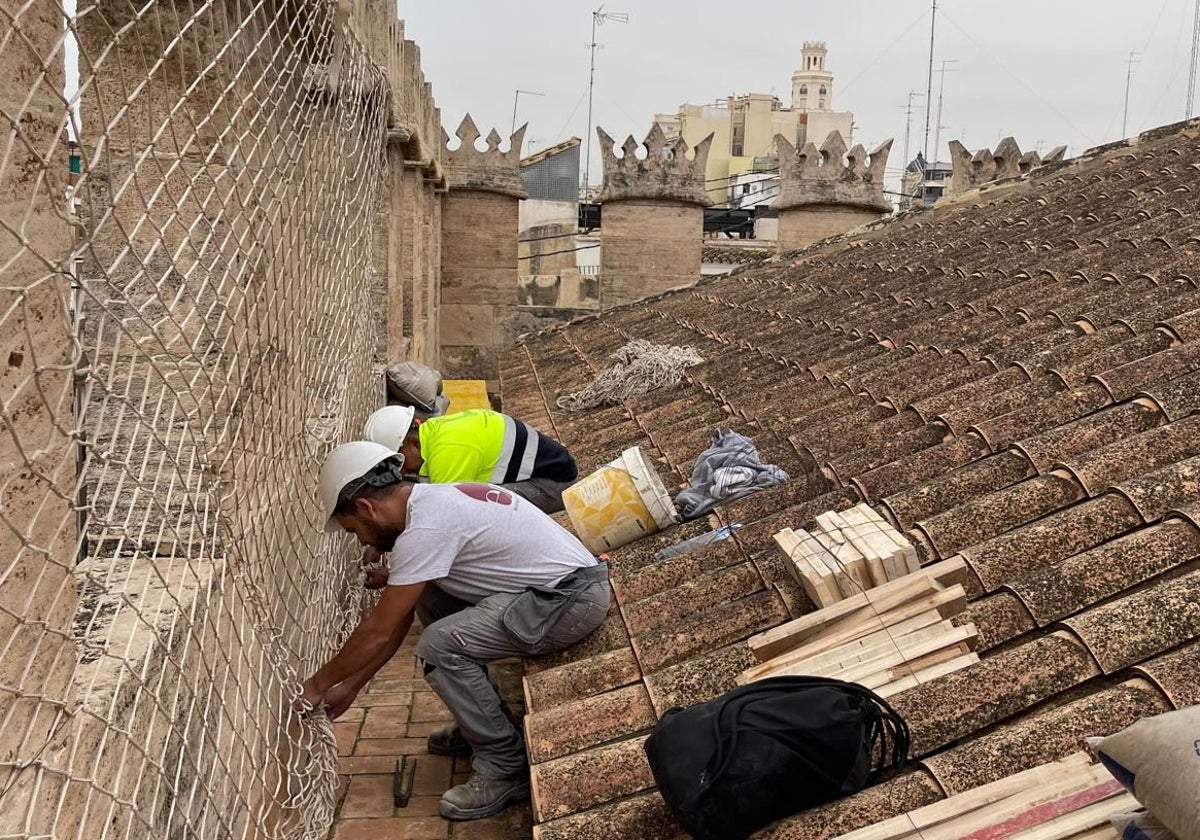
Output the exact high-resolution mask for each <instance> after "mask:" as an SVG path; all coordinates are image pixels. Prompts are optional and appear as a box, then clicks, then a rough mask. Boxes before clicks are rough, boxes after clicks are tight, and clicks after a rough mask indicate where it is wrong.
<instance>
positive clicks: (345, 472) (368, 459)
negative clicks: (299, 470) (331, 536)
mask: <svg viewBox="0 0 1200 840" xmlns="http://www.w3.org/2000/svg"><path fill="white" fill-rule="evenodd" d="M395 457H396V453H395V451H394V450H391V449H388V448H387V447H386V446H382V445H381V444H378V443H375V442H374V441H369V440H356V441H354V442H352V443H343V444H342V445H341V446H339V447H338V448H337V449H335V450H333V451H332V452H330V453H329V455H328V456H327V457H326V458H325V463H324V464H322V465H321V477H320V479H318V481H317V492H318V494H319V495H320V497H321V512H322V513H324V514H325V530H326V531H337V530H338V524H337V522H335V521H334V519H333V512H334V510H336V509H337V504H338V497H339V496H340V495H341V493H342V490H344V489H345V487H346V485H347V484H349V483H350V482H351V481H354V480H355V479H356V478H362V477H363V476H364V475H366V474H367V473H369V472H370V471H371V470H372V469H374V468H375V467H377V466H379V464H381V463H382V462H384V461H386V460H387V459H388V458H395Z"/></svg>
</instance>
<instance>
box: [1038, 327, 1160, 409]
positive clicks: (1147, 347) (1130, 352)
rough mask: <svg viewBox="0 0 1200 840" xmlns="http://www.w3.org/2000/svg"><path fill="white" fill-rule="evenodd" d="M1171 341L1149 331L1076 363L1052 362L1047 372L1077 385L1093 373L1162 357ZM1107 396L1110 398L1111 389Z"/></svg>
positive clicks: (1100, 350)
mask: <svg viewBox="0 0 1200 840" xmlns="http://www.w3.org/2000/svg"><path fill="white" fill-rule="evenodd" d="M1173 341H1174V339H1173V337H1172V336H1171V334H1170V333H1168V332H1167V331H1166V330H1163V329H1156V330H1150V331H1149V332H1144V333H1142V334H1141V335H1135V336H1132V337H1130V338H1127V339H1125V340H1124V341H1121V342H1118V343H1116V344H1111V345H1108V346H1106V347H1103V348H1101V349H1099V350H1097V351H1096V352H1095V353H1092V354H1090V355H1087V356H1083V357H1082V358H1079V359H1072V360H1070V361H1059V360H1054V362H1053V364H1052V365H1051V367H1050V368H1049V369H1050V371H1051V372H1052V373H1054V375H1056V376H1058V377H1059V378H1060V379H1062V380H1063V382H1065V383H1067V385H1078V384H1080V383H1081V382H1083V381H1084V380H1086V379H1087V378H1088V377H1089V376H1091V375H1092V374H1095V373H1096V372H1097V371H1100V372H1104V371H1107V370H1111V369H1113V368H1114V367H1120V366H1122V365H1126V364H1129V363H1131V362H1135V361H1138V360H1139V359H1145V358H1147V357H1150V356H1153V355H1154V354H1156V353H1162V352H1164V351H1166V350H1168V349H1170V347H1171V346H1172V343H1173ZM1109 393H1110V394H1112V391H1111V389H1110V391H1109ZM1113 399H1124V397H1119V396H1117V395H1113Z"/></svg>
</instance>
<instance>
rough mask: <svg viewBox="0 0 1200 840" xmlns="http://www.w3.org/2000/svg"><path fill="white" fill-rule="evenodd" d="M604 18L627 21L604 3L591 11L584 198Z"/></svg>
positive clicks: (627, 14)
mask: <svg viewBox="0 0 1200 840" xmlns="http://www.w3.org/2000/svg"><path fill="white" fill-rule="evenodd" d="M606 20H611V21H613V22H615V23H629V13H628V12H606V11H604V4H601V5H600V6H599V8H597V9H596V10H595V11H593V12H592V40H591V41H590V42H589V43H588V45H587V46H588V49H590V50H591V52H592V58H591V66H590V68H589V69H588V126H587V157H586V158H585V159H584V161H583V193H584V198H586V197H587V189H588V172H589V170H590V169H591V164H592V89H593V88H594V87H595V85H596V47H598V46H599V44H597V43H596V27H597V26H603V25H604V22H605V21H606Z"/></svg>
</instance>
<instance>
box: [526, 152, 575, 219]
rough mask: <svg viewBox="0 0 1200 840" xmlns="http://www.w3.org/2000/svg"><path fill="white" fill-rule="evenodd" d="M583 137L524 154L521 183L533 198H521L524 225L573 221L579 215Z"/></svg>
mask: <svg viewBox="0 0 1200 840" xmlns="http://www.w3.org/2000/svg"><path fill="white" fill-rule="evenodd" d="M579 143H580V141H579V138H578V137H572V138H571V139H570V140H564V141H563V142H561V143H558V144H555V145H553V146H550V147H549V148H546V149H542V150H541V151H540V152H537V153H536V154H532V155H529V156H527V157H523V158H521V183H522V185H524V187H525V192H526V193H528V194H529V198H527V199H525V200H524V201H522V202H521V218H520V228H521V230H524V229H525V228H527V227H530V226H532V225H539V224H547V223H558V222H570V223H571V224H572V225H573V224H575V220H576V219H577V218H578V216H579Z"/></svg>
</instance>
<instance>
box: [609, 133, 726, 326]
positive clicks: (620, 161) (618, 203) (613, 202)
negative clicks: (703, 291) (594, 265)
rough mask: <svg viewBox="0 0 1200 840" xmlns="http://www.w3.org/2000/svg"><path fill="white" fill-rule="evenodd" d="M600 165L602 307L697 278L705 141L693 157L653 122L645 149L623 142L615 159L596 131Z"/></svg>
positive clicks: (630, 141)
mask: <svg viewBox="0 0 1200 840" xmlns="http://www.w3.org/2000/svg"><path fill="white" fill-rule="evenodd" d="M597 134H598V136H599V138H600V150H601V156H602V160H603V162H604V187H603V189H602V190H601V192H600V203H601V204H602V205H603V207H604V209H603V214H604V215H603V220H604V221H603V225H602V227H601V241H602V243H603V244H602V247H601V249H600V304H601V306H602V307H610V306H620V305H621V304H624V303H629V302H632V301H635V300H639V299H641V298H644V297H649V296H651V295H655V294H658V293H659V292H663V291H666V290H667V289H673V288H676V287H679V286H686V285H690V284H693V283H696V282H697V281H698V280H699V279H700V251H701V245H702V243H701V237H702V235H703V231H704V212H703V208H704V207H707V206H709V205H710V204H711V203H712V201H711V199H709V197H708V193H707V191H706V190H705V181H704V171H705V162H706V160H707V156H708V147H709V144H710V143H711V140H712V137H711V135H710V136H709V137H707V138H705V139H704V140H702V141H701V142H700V143H699V144H697V146H696V149H695V153H694V154H693V156H692V157H690V158H689V157H688V156H687V152H688V146H687V143H685V142H684V140H683V139H682V138H677V139H676V140H674V141H671V142H667V140H666V138H665V137H664V136H663V132H662V129H661V128H660V126H659V125H658V123H655V124H654V126H653V127H652V128H651V129H650V133H649V134H648V135H647V136H646V139H645V141H644V143H643V145H644V146H645V149H646V156H645V157H644V158H639V157H638V155H637V147H638V143H637V141H636V140H634V139H633V137H628V138H627V139H626V140H625V143H624V145H623V147H622V151H623V155H622V156H621V157H620V158H618V157H616V155H615V152H614V143H613V140H612V138H611V137H609V136H608V134H607V133H605V131H604V130H603V129H597Z"/></svg>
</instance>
